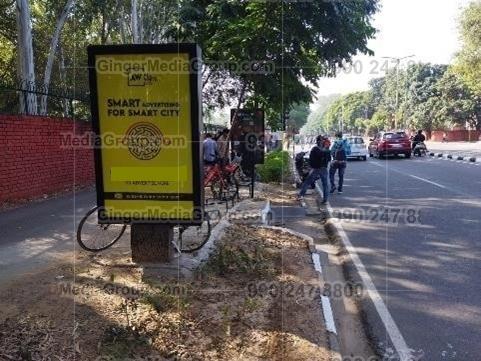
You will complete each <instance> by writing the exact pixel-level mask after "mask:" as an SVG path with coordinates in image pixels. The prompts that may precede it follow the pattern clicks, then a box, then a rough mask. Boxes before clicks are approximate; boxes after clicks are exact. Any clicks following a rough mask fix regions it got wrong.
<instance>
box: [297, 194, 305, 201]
mask: <svg viewBox="0 0 481 361" xmlns="http://www.w3.org/2000/svg"><path fill="white" fill-rule="evenodd" d="M296 199H297V200H298V201H303V200H304V196H301V195H299V194H298V195H297V197H296Z"/></svg>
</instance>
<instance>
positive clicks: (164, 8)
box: [0, 0, 378, 128]
mask: <svg viewBox="0 0 481 361" xmlns="http://www.w3.org/2000/svg"><path fill="white" fill-rule="evenodd" d="M16 1H17V2H19V1H22V2H24V3H26V4H28V6H29V8H30V17H31V19H30V20H31V21H30V23H31V25H32V30H31V33H32V45H33V68H34V71H33V72H32V74H33V75H34V77H35V81H36V82H37V83H42V82H43V81H44V80H45V79H44V77H43V75H44V74H46V72H45V70H46V67H47V64H48V59H49V52H50V50H51V44H55V43H54V42H52V39H53V36H54V34H55V32H56V28H58V24H59V19H60V15H61V14H62V11H64V10H65V9H66V8H67V6H66V5H67V4H68V1H67V0H64V1H61V2H59V1H54V0H28V1H27V0H16ZM70 1H72V0H70ZM377 3H378V0H346V1H342V2H338V1H322V0H316V1H299V2H298V1H294V2H292V1H230V0H180V1H176V0H156V1H154V0H143V1H141V0H77V1H75V2H74V4H73V6H72V7H71V9H69V10H68V14H67V17H66V21H65V24H63V25H62V27H61V31H60V34H59V39H58V43H56V46H55V49H54V58H53V63H52V71H51V81H50V83H51V84H52V86H53V87H57V86H59V87H60V86H64V85H68V86H70V87H75V88H76V89H78V90H86V89H87V72H86V71H85V65H86V47H87V45H89V44H121V43H137V42H140V43H167V42H177V41H179V42H186V41H187V42H197V43H199V45H200V46H201V48H202V50H203V57H204V61H205V63H206V67H205V68H204V71H203V84H204V87H203V92H204V97H205V102H204V106H205V107H210V108H221V107H224V106H239V105H244V104H245V105H246V106H258V107H263V108H265V109H266V111H267V112H266V113H267V114H268V115H269V118H268V120H269V122H270V124H271V126H273V127H274V128H276V127H279V125H280V124H281V116H280V115H281V114H283V112H284V111H286V110H290V109H291V107H293V106H294V105H295V104H302V103H309V102H311V100H312V97H313V89H314V88H315V86H316V85H317V81H318V79H319V78H320V77H321V76H333V75H334V73H335V69H336V67H338V66H340V65H341V64H342V63H345V62H349V61H350V60H351V58H352V56H354V55H356V54H358V53H364V54H371V53H372V52H371V51H370V50H369V49H368V47H367V41H368V40H369V39H370V38H372V37H373V36H374V34H375V29H374V28H373V27H372V25H371V20H372V15H374V13H375V12H376V11H377V9H378V7H377V6H378V5H377ZM0 11H1V12H2V24H1V25H0V54H1V55H2V56H1V57H0V74H1V76H2V79H1V81H2V82H3V83H9V82H14V81H16V80H17V79H18V78H22V77H23V75H22V74H20V73H18V72H15V71H12V70H13V69H17V68H16V66H15V65H16V64H17V60H18V58H20V57H22V54H23V53H24V50H23V49H22V48H20V49H19V48H18V47H17V45H18V44H17V40H18V36H17V35H18V33H19V32H20V31H23V30H24V29H20V28H19V26H18V25H17V26H15V24H16V11H17V10H16V3H15V1H13V2H12V1H11V0H0ZM242 64H244V65H246V64H247V66H246V67H242V66H240V65H242ZM232 65H234V66H232ZM259 69H260V70H259ZM0 106H2V104H1V103H0Z"/></svg>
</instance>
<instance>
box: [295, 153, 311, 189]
mask: <svg viewBox="0 0 481 361" xmlns="http://www.w3.org/2000/svg"><path fill="white" fill-rule="evenodd" d="M306 153H307V152H300V153H297V154H296V158H295V165H296V170H297V174H299V178H300V182H298V183H297V184H296V187H297V188H300V187H301V184H302V182H304V180H305V179H306V178H307V176H308V175H309V172H310V171H311V167H310V166H309V161H308V159H307V157H306ZM311 188H315V184H312V185H311Z"/></svg>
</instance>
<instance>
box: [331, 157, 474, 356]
mask: <svg viewBox="0 0 481 361" xmlns="http://www.w3.org/2000/svg"><path fill="white" fill-rule="evenodd" d="M330 203H331V205H332V207H333V211H334V214H335V215H337V216H338V218H339V219H341V221H340V222H341V223H342V225H343V228H344V229H345V231H346V233H347V235H348V237H349V239H350V241H351V242H352V243H353V245H354V247H355V249H356V250H357V252H358V254H359V256H360V259H361V261H362V263H363V264H364V265H365V267H366V269H367V271H368V273H369V275H370V276H371V278H372V280H373V282H374V284H375V286H376V288H377V290H378V291H379V293H380V294H381V296H382V299H383V301H384V303H385V304H386V305H387V307H388V309H389V311H390V313H391V315H392V317H393V319H394V321H395V323H396V324H397V326H398V328H399V330H400V332H401V334H402V336H403V337H404V339H405V341H406V343H407V345H408V346H409V347H410V348H411V349H413V350H415V354H416V355H423V354H424V356H422V357H421V358H420V359H421V360H426V361H437V360H460V361H478V360H480V359H481V356H480V355H481V276H480V275H481V165H479V164H467V163H456V162H447V161H445V160H439V159H429V158H423V159H411V160H406V159H389V160H387V161H386V160H377V159H370V160H369V161H368V162H350V163H349V165H348V170H347V181H346V186H345V192H344V194H342V195H337V194H335V195H333V197H331V199H330ZM384 209H387V210H388V214H389V216H390V219H389V220H386V217H385V216H384V217H383V215H385V213H384V211H383V210H384ZM398 210H400V212H399V214H398V217H397V218H398V219H396V220H394V218H395V216H396V214H397V213H398ZM355 211H357V213H354V212H355ZM352 214H356V218H357V219H360V218H361V216H362V215H364V218H363V220H362V221H359V220H349V218H351V215H352ZM365 218H369V219H370V220H369V221H366V220H364V219H365ZM365 307H366V315H367V320H368V324H369V326H370V329H371V332H372V335H373V337H374V339H375V340H376V343H377V346H379V347H380V348H381V349H382V348H385V347H386V345H388V343H387V342H386V340H387V339H386V332H385V330H384V328H383V327H381V324H380V319H379V317H378V316H377V314H376V311H375V309H374V308H373V307H372V305H369V304H368V303H367V304H365Z"/></svg>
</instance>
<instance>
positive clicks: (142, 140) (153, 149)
mask: <svg viewBox="0 0 481 361" xmlns="http://www.w3.org/2000/svg"><path fill="white" fill-rule="evenodd" d="M126 138H127V145H128V148H129V152H130V154H132V155H133V156H134V157H135V158H137V159H140V160H150V159H153V158H155V157H156V156H157V155H158V154H159V152H160V146H161V144H162V133H161V131H160V130H159V128H157V127H156V126H155V125H153V124H151V123H144V122H142V123H135V124H132V126H131V127H130V128H129V129H128V130H127V134H126Z"/></svg>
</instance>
